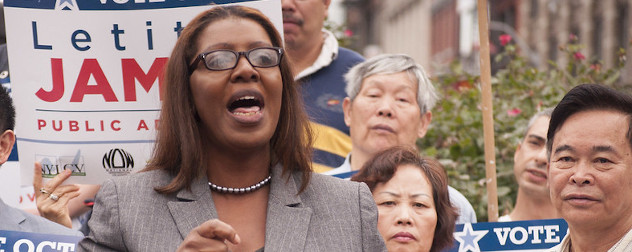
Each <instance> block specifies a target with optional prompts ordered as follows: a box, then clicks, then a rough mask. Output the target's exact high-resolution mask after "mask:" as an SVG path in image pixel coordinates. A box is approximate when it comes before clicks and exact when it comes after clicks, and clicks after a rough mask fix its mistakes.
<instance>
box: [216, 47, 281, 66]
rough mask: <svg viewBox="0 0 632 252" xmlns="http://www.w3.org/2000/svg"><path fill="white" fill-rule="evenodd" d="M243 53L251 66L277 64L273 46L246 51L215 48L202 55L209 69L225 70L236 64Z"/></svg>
mask: <svg viewBox="0 0 632 252" xmlns="http://www.w3.org/2000/svg"><path fill="white" fill-rule="evenodd" d="M241 54H244V55H245V56H246V58H247V59H248V62H250V64H251V65H252V66H253V67H273V66H276V65H278V64H279V58H280V55H279V52H278V51H277V49H274V48H256V49H253V50H250V51H247V52H234V51H230V50H217V51H213V52H210V53H208V54H206V55H205V56H204V62H205V64H206V67H207V68H208V69H211V70H225V69H231V68H234V67H235V66H237V61H238V60H239V56H240V55H241Z"/></svg>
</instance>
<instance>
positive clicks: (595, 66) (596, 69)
mask: <svg viewBox="0 0 632 252" xmlns="http://www.w3.org/2000/svg"><path fill="white" fill-rule="evenodd" d="M590 69H592V70H594V71H595V72H599V70H601V64H599V63H595V64H592V65H590Z"/></svg>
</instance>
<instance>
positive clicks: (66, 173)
mask: <svg viewBox="0 0 632 252" xmlns="http://www.w3.org/2000/svg"><path fill="white" fill-rule="evenodd" d="M71 173H72V171H71V170H63V171H62V172H60V173H59V174H57V175H55V177H53V178H52V179H50V180H49V181H48V182H46V184H44V186H43V187H44V189H46V190H47V191H49V192H52V191H55V189H56V188H57V187H58V186H59V185H60V184H61V183H63V182H64V181H66V179H68V178H69V177H70V175H71Z"/></svg>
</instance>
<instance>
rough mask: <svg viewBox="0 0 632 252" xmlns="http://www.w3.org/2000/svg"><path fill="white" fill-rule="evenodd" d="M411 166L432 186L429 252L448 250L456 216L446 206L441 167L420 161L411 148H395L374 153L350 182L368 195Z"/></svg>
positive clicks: (450, 206)
mask: <svg viewBox="0 0 632 252" xmlns="http://www.w3.org/2000/svg"><path fill="white" fill-rule="evenodd" d="M405 164H409V165H414V166H416V167H419V169H420V170H421V171H422V172H423V174H424V175H426V177H427V178H428V181H430V184H431V185H432V198H433V200H434V202H435V209H436V211H437V227H436V228H435V232H434V238H433V240H432V247H431V248H430V251H433V252H434V251H437V252H438V251H441V250H442V249H444V248H448V247H450V246H451V245H452V244H453V243H454V241H453V232H454V226H455V225H456V224H455V223H456V218H457V216H458V214H457V211H456V208H455V207H453V206H452V204H451V203H450V196H449V195H448V176H447V175H446V174H445V170H444V169H443V166H441V164H440V163H439V162H437V161H436V160H434V159H431V158H422V157H421V156H419V154H418V153H417V151H416V150H415V149H413V148H409V147H403V146H395V147H392V148H389V149H386V150H383V151H381V152H379V153H377V154H376V155H375V156H373V158H371V159H370V160H369V161H367V162H366V163H365V164H364V166H362V168H361V169H360V171H359V172H358V173H356V174H355V175H353V177H351V180H353V181H358V182H364V183H366V184H367V185H368V186H369V189H371V192H373V190H374V189H375V187H376V186H377V184H379V183H386V182H388V181H389V180H391V178H393V175H394V174H395V172H396V171H397V167H399V166H401V165H405Z"/></svg>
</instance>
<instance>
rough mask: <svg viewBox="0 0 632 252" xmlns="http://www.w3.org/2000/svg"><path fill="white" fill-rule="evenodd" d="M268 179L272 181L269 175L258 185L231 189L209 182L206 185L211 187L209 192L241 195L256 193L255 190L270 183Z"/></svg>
mask: <svg viewBox="0 0 632 252" xmlns="http://www.w3.org/2000/svg"><path fill="white" fill-rule="evenodd" d="M270 179H272V175H269V176H268V177H267V178H265V179H263V180H261V181H260V182H259V183H256V184H254V185H251V186H248V187H242V188H232V187H223V186H218V185H216V184H213V183H211V182H210V181H209V182H208V185H209V186H210V187H211V190H213V191H216V192H220V193H232V194H242V193H249V192H254V191H256V190H257V189H259V188H261V187H263V186H265V185H266V184H268V183H270Z"/></svg>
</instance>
